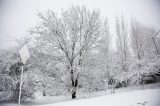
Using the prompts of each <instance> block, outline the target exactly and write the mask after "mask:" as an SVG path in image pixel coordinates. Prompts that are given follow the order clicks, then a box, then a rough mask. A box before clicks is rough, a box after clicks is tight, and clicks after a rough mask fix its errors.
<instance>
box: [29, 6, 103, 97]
mask: <svg viewBox="0 0 160 106" xmlns="http://www.w3.org/2000/svg"><path fill="white" fill-rule="evenodd" d="M38 17H39V18H40V19H41V20H42V21H41V24H40V25H39V26H36V27H35V29H34V30H32V31H31V32H32V33H34V34H38V35H40V36H38V37H36V38H37V41H38V43H37V44H39V47H40V48H41V50H42V52H48V53H50V54H51V55H52V56H53V55H54V56H55V55H56V56H61V57H63V58H64V61H65V64H67V65H68V69H69V71H70V80H71V93H72V98H73V99H74V98H76V91H77V85H78V78H79V71H80V70H79V69H78V68H77V66H79V67H80V66H81V64H82V60H83V56H84V54H85V53H86V52H87V51H88V50H90V49H92V47H93V46H94V45H95V42H96V41H97V40H98V38H99V36H100V33H101V23H102V22H101V20H100V14H99V11H92V12H90V11H89V10H87V9H86V8H85V7H82V8H81V7H72V8H70V9H69V10H67V11H64V12H63V13H62V16H61V18H59V17H57V16H56V14H55V13H54V12H52V11H47V12H46V14H45V15H44V14H42V13H40V12H39V13H38ZM77 70H78V71H77Z"/></svg>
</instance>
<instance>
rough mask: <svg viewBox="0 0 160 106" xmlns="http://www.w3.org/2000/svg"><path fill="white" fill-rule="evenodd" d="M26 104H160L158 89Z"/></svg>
mask: <svg viewBox="0 0 160 106" xmlns="http://www.w3.org/2000/svg"><path fill="white" fill-rule="evenodd" d="M15 106H16V105H15ZM28 106H160V89H148V90H136V91H131V92H125V93H117V94H111V95H107V96H101V97H95V98H90V99H81V100H71V101H67V102H59V103H54V104H46V105H28Z"/></svg>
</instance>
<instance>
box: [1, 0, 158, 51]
mask: <svg viewBox="0 0 160 106" xmlns="http://www.w3.org/2000/svg"><path fill="white" fill-rule="evenodd" d="M158 1H159V0H1V1H0V49H2V48H6V47H10V46H12V45H14V42H13V41H10V40H9V39H8V37H7V36H12V37H16V38H20V37H23V36H24V35H27V33H26V30H28V29H29V27H32V26H34V25H35V24H36V23H37V21H38V20H37V16H36V13H37V10H39V11H42V12H44V11H45V10H47V9H51V10H53V11H55V12H56V13H57V14H58V15H60V13H61V10H62V9H63V10H66V9H67V8H68V7H71V6H72V5H80V6H86V7H87V8H88V9H99V10H100V12H101V16H102V17H103V18H105V17H108V18H109V23H110V26H111V31H112V32H114V31H113V28H114V21H115V17H116V16H121V15H123V16H124V18H125V21H127V22H129V19H130V18H131V17H136V18H137V19H138V20H139V21H141V22H142V23H145V24H147V25H151V26H154V27H157V28H159V29H160V11H159V10H160V2H158Z"/></svg>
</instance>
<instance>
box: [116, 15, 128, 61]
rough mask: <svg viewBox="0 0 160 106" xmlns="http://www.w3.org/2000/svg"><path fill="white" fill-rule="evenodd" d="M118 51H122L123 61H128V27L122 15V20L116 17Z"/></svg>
mask: <svg viewBox="0 0 160 106" xmlns="http://www.w3.org/2000/svg"><path fill="white" fill-rule="evenodd" d="M115 29H116V35H117V51H118V52H119V53H120V57H121V62H122V63H123V62H124V61H127V57H128V54H129V46H128V45H129V44H128V33H127V27H126V24H125V22H124V18H123V16H122V19H121V21H119V18H116V28H115Z"/></svg>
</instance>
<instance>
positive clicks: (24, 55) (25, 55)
mask: <svg viewBox="0 0 160 106" xmlns="http://www.w3.org/2000/svg"><path fill="white" fill-rule="evenodd" d="M19 54H20V57H21V60H22V63H23V64H22V70H21V79H20V85H19V99H18V106H20V105H21V94H22V84H23V66H24V64H25V63H26V62H27V60H28V59H29V57H30V54H29V51H28V47H27V45H24V46H23V47H22V48H21V50H20V51H19Z"/></svg>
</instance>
